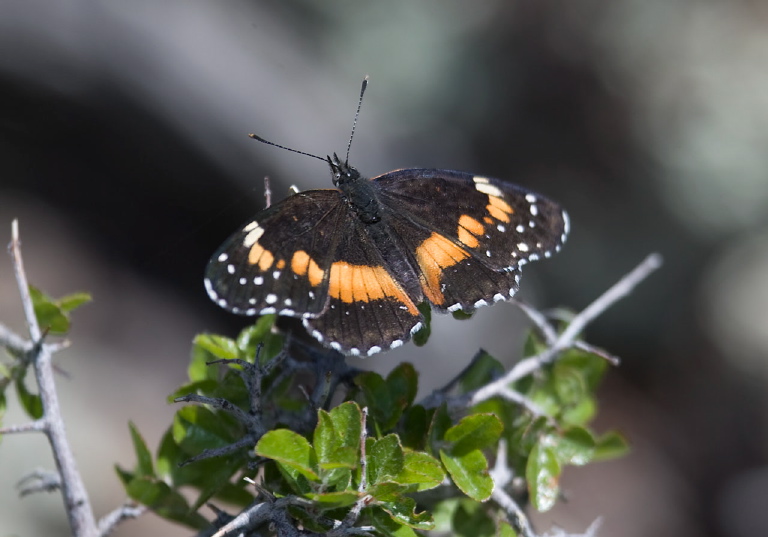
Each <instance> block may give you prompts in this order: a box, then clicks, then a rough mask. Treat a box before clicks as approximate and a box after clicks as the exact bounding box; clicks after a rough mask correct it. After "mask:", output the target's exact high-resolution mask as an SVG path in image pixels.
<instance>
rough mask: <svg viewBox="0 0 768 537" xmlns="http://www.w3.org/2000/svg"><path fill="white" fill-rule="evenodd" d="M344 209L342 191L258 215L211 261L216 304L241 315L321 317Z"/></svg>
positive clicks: (293, 200) (300, 197) (305, 197)
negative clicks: (268, 314) (329, 270)
mask: <svg viewBox="0 0 768 537" xmlns="http://www.w3.org/2000/svg"><path fill="white" fill-rule="evenodd" d="M343 208H345V207H344V204H343V203H342V200H341V196H340V193H339V191H338V190H330V189H328V190H309V191H305V192H302V193H299V194H294V195H293V196H290V197H288V198H286V199H284V200H282V201H280V202H279V203H276V204H274V205H272V206H271V207H270V208H268V209H266V210H264V211H262V212H261V213H259V214H257V215H256V216H255V217H254V219H253V220H252V221H251V222H249V223H248V224H247V225H245V226H244V227H243V228H242V229H241V230H240V231H238V232H236V233H234V234H233V235H232V236H231V237H230V238H229V239H227V240H226V241H225V242H224V244H222V245H221V246H220V247H219V249H218V250H217V251H216V253H214V254H213V256H212V257H211V260H210V262H209V263H208V266H207V268H206V271H205V287H206V289H207V291H208V294H209V296H210V297H211V299H212V300H213V301H214V302H216V303H217V304H218V305H219V306H221V307H223V308H225V309H227V310H228V311H231V312H232V313H239V314H241V315H263V314H267V313H279V314H280V315H285V316H292V317H310V316H316V315H319V314H321V313H322V312H323V310H324V309H325V307H326V299H327V287H328V268H329V266H330V265H331V262H332V258H333V252H334V251H335V250H336V244H337V243H338V240H339V237H338V235H337V234H336V230H337V228H338V220H339V218H341V217H343V215H344V214H345V213H344V212H343V210H342V209H343Z"/></svg>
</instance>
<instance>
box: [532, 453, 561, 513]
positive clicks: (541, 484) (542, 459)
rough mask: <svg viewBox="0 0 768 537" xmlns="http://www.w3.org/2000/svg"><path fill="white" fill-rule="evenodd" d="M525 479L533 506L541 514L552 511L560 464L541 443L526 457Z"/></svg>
mask: <svg viewBox="0 0 768 537" xmlns="http://www.w3.org/2000/svg"><path fill="white" fill-rule="evenodd" d="M545 439H546V438H545ZM525 479H526V481H527V482H528V493H529V494H530V496H531V502H532V503H533V506H534V507H535V508H536V509H538V510H539V512H542V513H543V512H545V511H549V510H550V509H552V507H553V506H554V505H555V502H556V501H557V496H558V494H559V493H560V485H559V480H560V463H559V462H558V461H557V455H555V453H554V451H553V449H552V448H551V447H547V446H545V445H544V442H542V441H540V442H538V443H537V444H536V445H535V446H534V447H533V450H532V451H531V454H530V456H529V457H528V465H527V466H526V468H525Z"/></svg>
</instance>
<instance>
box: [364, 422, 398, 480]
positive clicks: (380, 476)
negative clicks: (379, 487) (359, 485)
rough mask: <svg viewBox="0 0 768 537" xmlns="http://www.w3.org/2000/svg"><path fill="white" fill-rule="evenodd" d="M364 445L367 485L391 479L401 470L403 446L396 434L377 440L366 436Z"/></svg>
mask: <svg viewBox="0 0 768 537" xmlns="http://www.w3.org/2000/svg"><path fill="white" fill-rule="evenodd" d="M365 445H366V450H365V452H366V457H367V462H368V464H367V473H366V477H367V480H368V486H372V485H375V484H376V483H380V482H382V481H388V480H391V479H393V478H394V477H395V476H397V475H399V474H400V472H402V471H403V462H404V455H403V448H402V446H400V439H399V438H398V436H397V435H396V434H389V435H387V436H385V437H384V438H381V439H379V440H375V439H373V438H367V439H366V444H365Z"/></svg>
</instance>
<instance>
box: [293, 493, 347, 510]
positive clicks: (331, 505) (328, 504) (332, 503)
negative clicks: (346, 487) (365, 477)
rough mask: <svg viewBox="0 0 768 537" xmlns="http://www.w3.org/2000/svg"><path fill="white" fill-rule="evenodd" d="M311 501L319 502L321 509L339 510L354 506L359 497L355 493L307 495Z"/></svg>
mask: <svg viewBox="0 0 768 537" xmlns="http://www.w3.org/2000/svg"><path fill="white" fill-rule="evenodd" d="M306 496H307V497H308V498H309V499H311V500H313V501H315V502H317V503H318V504H319V507H320V508H321V509H324V510H325V509H338V508H340V507H349V506H350V505H354V504H355V502H356V501H357V499H358V498H359V495H358V493H357V492H354V491H340V492H323V493H319V494H307V495H306Z"/></svg>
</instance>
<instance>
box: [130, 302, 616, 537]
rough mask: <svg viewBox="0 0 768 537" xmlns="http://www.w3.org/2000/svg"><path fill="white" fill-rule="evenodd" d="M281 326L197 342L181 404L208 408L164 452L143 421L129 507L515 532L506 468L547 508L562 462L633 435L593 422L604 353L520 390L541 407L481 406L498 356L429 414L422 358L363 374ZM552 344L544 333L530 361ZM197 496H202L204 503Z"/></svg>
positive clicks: (412, 530) (480, 360) (355, 525)
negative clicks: (497, 490) (287, 337)
mask: <svg viewBox="0 0 768 537" xmlns="http://www.w3.org/2000/svg"><path fill="white" fill-rule="evenodd" d="M272 322H273V318H271V317H269V316H266V317H262V318H261V319H260V320H259V321H258V322H257V324H256V325H254V326H252V327H249V328H247V329H245V330H244V331H243V332H242V333H241V334H240V335H239V336H238V337H237V338H236V339H228V338H225V337H222V336H212V335H206V336H199V337H198V338H196V340H195V344H194V347H193V351H192V359H191V363H190V367H189V382H188V383H187V384H186V385H184V386H183V387H182V388H180V389H179V390H177V392H175V393H174V394H173V395H172V399H174V400H176V401H185V402H193V403H198V404H195V405H188V406H183V407H182V408H180V409H179V410H178V412H177V413H176V416H175V419H174V423H173V425H172V426H171V427H170V428H169V430H168V431H167V432H166V434H165V435H164V437H163V439H162V441H161V443H160V446H159V448H158V450H157V453H156V456H155V457H154V458H153V457H152V455H151V453H150V451H149V450H148V448H147V446H146V444H145V442H144V440H143V439H142V438H141V435H140V434H139V433H138V431H137V430H136V428H135V427H133V426H131V435H132V438H133V442H134V446H135V450H136V457H137V461H138V463H137V466H136V468H135V469H133V470H130V471H128V470H123V469H118V474H119V475H120V477H121V479H122V481H123V483H124V484H125V486H126V491H127V493H128V495H129V496H130V497H131V498H133V499H134V500H136V501H138V502H140V503H142V504H144V505H147V506H148V507H150V508H151V509H153V510H154V511H155V512H156V513H158V514H159V515H160V516H163V517H166V518H168V519H170V520H173V521H176V522H181V523H183V524H186V525H188V526H190V527H192V528H196V529H198V530H202V529H203V528H204V527H206V526H207V525H208V524H210V523H209V522H208V521H207V519H205V518H203V516H202V515H201V514H200V511H199V509H200V507H201V506H203V504H205V503H207V502H213V503H214V504H216V505H221V504H226V505H228V506H230V507H234V508H235V509H236V510H237V511H238V512H240V511H242V510H244V509H248V508H253V506H254V505H261V504H264V505H266V504H269V503H270V502H272V503H271V504H270V505H272V506H273V508H274V509H276V508H275V507H274V506H275V505H277V503H275V501H274V500H275V499H276V498H282V499H284V500H285V502H284V503H281V504H280V505H283V506H287V507H286V508H285V511H284V512H281V513H279V515H280V517H286V516H287V517H288V519H289V520H291V521H293V522H292V523H293V524H294V526H295V527H296V528H303V530H302V531H305V532H315V533H329V532H331V533H332V532H336V533H337V534H339V535H341V534H354V533H359V532H360V531H361V530H365V531H367V532H368V533H369V534H376V535H398V536H407V535H417V534H418V533H420V532H422V531H425V530H432V529H435V530H441V531H450V532H451V533H453V534H456V535H472V536H482V535H493V534H496V533H497V532H499V533H500V534H503V535H513V534H514V532H515V530H516V529H519V528H515V525H514V520H513V521H512V522H513V524H512V525H510V524H509V523H508V522H507V521H506V520H507V518H506V514H505V513H504V512H503V509H502V508H501V507H500V506H499V505H496V504H495V503H494V502H488V501H487V500H489V499H490V498H491V495H492V492H493V490H494V482H493V478H492V475H491V472H490V470H489V468H490V467H491V465H492V464H495V465H496V466H498V465H499V464H502V465H504V466H506V467H508V468H509V469H510V470H511V472H512V474H513V475H514V476H516V477H517V478H519V479H517V480H516V481H515V482H514V483H516V484H517V486H514V485H510V486H509V487H508V488H509V490H508V492H509V494H510V495H511V496H513V497H514V498H515V500H516V501H518V502H519V503H520V504H521V505H524V504H526V503H527V502H530V503H531V504H532V505H533V506H534V507H535V508H536V509H538V510H540V511H546V510H548V509H550V508H551V507H552V506H553V505H554V504H555V503H556V502H557V500H558V499H559V495H560V491H559V484H558V483H559V477H560V475H561V473H562V470H563V467H564V466H567V465H585V464H587V463H589V462H592V461H595V460H600V459H606V458H610V457H614V456H618V455H620V454H622V453H624V452H625V451H626V444H625V442H624V440H623V439H622V438H621V436H620V435H618V434H616V433H609V434H607V435H603V436H598V435H596V434H595V433H593V432H592V431H591V430H590V429H589V423H590V421H591V420H592V419H593V417H594V415H595V412H596V409H597V405H596V401H595V390H596V388H597V386H598V384H599V381H600V379H601V378H602V376H603V374H604V372H605V369H606V364H605V362H604V360H603V359H602V358H600V357H598V356H595V355H593V354H589V353H586V352H584V351H580V350H570V351H567V352H565V353H564V354H563V355H562V357H561V358H560V359H558V360H557V361H555V362H554V363H553V364H551V365H548V366H545V367H543V368H542V369H541V370H540V371H538V372H537V374H536V375H532V376H529V377H526V378H524V379H522V380H520V381H518V382H517V383H515V384H514V385H513V386H511V388H512V389H513V390H515V391H516V392H518V393H519V394H520V395H521V396H522V397H524V398H525V399H526V400H528V401H530V402H531V403H532V405H531V406H534V405H535V408H538V409H541V413H533V412H531V411H530V410H529V409H528V408H526V407H523V406H520V405H518V404H516V403H513V402H510V401H508V400H506V399H503V398H500V397H496V398H493V399H490V400H488V401H485V402H483V403H481V404H478V405H476V406H474V407H468V406H467V404H466V401H468V400H469V399H468V395H469V394H471V393H472V392H473V391H474V390H476V389H478V388H479V387H481V386H483V385H485V384H487V383H488V382H490V381H492V380H495V379H496V378H499V376H500V375H501V374H502V373H503V371H504V368H503V367H502V365H501V364H500V363H499V362H498V361H497V360H495V359H494V358H493V357H491V356H490V355H488V354H485V353H480V354H479V355H478V356H476V357H475V359H474V360H473V362H472V364H471V366H469V367H468V368H467V369H466V370H465V371H464V373H463V374H462V376H461V378H460V379H458V380H459V381H458V382H457V383H455V384H453V385H452V386H453V391H452V392H451V393H447V391H448V390H446V393H443V394H442V395H443V397H441V398H440V401H441V403H440V404H432V405H431V404H429V401H431V400H435V399H434V398H427V399H425V400H424V401H417V400H416V395H417V392H418V374H417V373H416V371H415V369H414V368H413V366H411V365H410V364H407V363H404V364H401V365H399V366H398V367H396V368H395V369H394V370H393V371H392V372H391V373H390V374H389V375H387V376H386V377H382V376H381V375H379V374H377V373H373V372H361V371H357V370H354V369H353V368H351V367H349V366H346V364H345V363H344V361H343V357H341V356H340V355H338V354H336V353H334V352H333V351H327V350H321V351H318V350H317V349H308V348H305V347H304V346H302V345H286V344H285V343H284V341H283V340H282V338H281V337H280V336H279V335H277V334H276V333H274V332H273V331H272V330H271V326H272ZM540 346H541V342H539V341H538V340H537V339H536V338H535V337H534V336H531V337H530V338H529V341H528V343H527V344H526V352H527V353H529V354H532V353H535V351H536V349H537V348H539V347H540ZM257 348H258V349H259V350H258V351H257ZM302 355H303V356H302ZM214 361H215V362H217V363H221V362H222V361H224V367H221V366H215V365H210V363H211V362H214ZM200 403H202V404H200ZM502 440H503V441H504V443H505V444H506V446H508V448H507V449H506V450H500V449H499V446H500V442H501V441H502ZM499 459H501V460H499ZM244 477H248V478H251V479H255V480H256V482H257V483H258V485H257V486H256V487H255V488H251V487H250V486H249V485H248V483H247V482H246V481H244V480H243V478H244ZM520 483H522V486H519V485H520ZM184 489H191V490H194V491H196V493H195V494H194V495H193V498H194V499H193V500H192V501H188V500H187V499H186V498H188V497H190V495H189V493H188V492H189V491H188V490H187V491H186V492H185V491H184ZM249 506H250V507H249ZM273 515H274V517H277V515H278V514H277V512H276V511H273ZM232 519H233V516H224V517H222V516H219V517H218V518H217V520H216V521H215V522H214V525H216V526H222V525H223V524H225V523H226V522H228V521H230V520H232ZM276 519H277V518H275V520H276ZM281 520H283V519H281ZM265 521H267V520H265ZM273 522H274V520H273ZM267 526H268V525H267ZM267 526H264V527H267ZM272 527H275V526H274V525H273V526H272ZM262 529H263V528H262ZM345 532H346V533H345ZM259 534H263V533H259Z"/></svg>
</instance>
